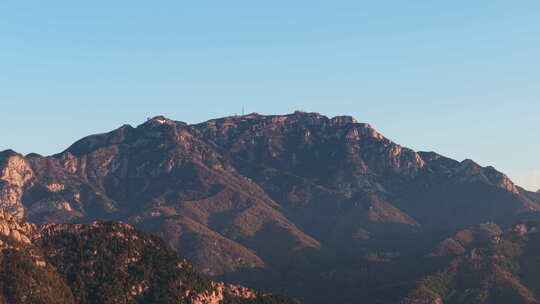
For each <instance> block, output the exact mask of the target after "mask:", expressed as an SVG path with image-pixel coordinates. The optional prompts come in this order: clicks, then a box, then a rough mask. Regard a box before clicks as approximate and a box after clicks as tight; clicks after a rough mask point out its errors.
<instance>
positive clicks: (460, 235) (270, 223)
mask: <svg viewBox="0 0 540 304" xmlns="http://www.w3.org/2000/svg"><path fill="white" fill-rule="evenodd" d="M0 207H2V208H3V209H4V210H5V211H6V212H7V213H9V214H11V215H12V216H13V217H14V218H16V219H21V220H25V221H30V222H34V223H49V222H50V223H68V222H74V223H89V222H92V221H95V220H114V221H122V222H124V223H128V224H131V225H134V226H135V227H137V228H139V229H142V230H144V231H147V232H150V233H153V234H155V235H157V236H160V237H162V238H164V239H165V240H166V241H167V242H168V243H169V244H170V245H172V246H173V247H174V248H176V249H178V250H179V251H180V252H182V253H183V254H185V255H186V256H187V257H188V259H189V260H190V261H191V262H192V263H193V264H194V266H195V268H196V269H197V270H199V271H201V272H203V273H204V274H206V275H208V276H211V277H213V278H214V279H218V280H224V281H225V282H230V283H235V284H243V285H246V286H249V287H250V288H255V289H260V290H267V291H270V292H277V293H286V294H289V295H291V296H293V297H295V298H299V299H301V300H303V301H304V303H537V302H538V301H537V299H539V298H538V297H537V295H536V294H537V292H540V286H538V284H536V283H534V282H535V280H534V279H535V278H536V279H540V275H536V276H535V274H534V273H533V272H531V271H530V269H527V268H528V266H527V265H529V264H521V263H525V262H526V263H532V264H530V265H536V264H534V263H536V262H535V260H534V258H532V257H533V256H534V254H535V253H537V254H540V252H539V251H538V250H540V249H538V248H536V245H534V244H535V239H536V238H537V236H536V234H535V232H536V230H535V229H537V228H534V227H536V226H535V225H536V224H534V223H535V221H536V219H537V213H538V211H540V195H539V194H538V193H536V192H529V191H526V190H525V189H522V188H520V187H518V186H516V185H515V184H514V183H512V181H511V180H510V179H509V178H508V177H507V176H506V175H504V174H503V173H501V172H498V171H497V170H496V169H495V168H493V167H481V166H479V165H478V164H476V163H475V162H474V161H472V160H465V161H462V162H459V161H455V160H452V159H450V158H447V157H444V156H442V155H440V154H437V153H434V152H416V151H413V150H411V149H408V148H405V147H403V146H400V145H398V144H396V143H394V142H392V141H391V140H389V139H387V138H386V137H384V136H383V135H381V134H379V133H378V132H377V131H376V130H375V129H374V128H372V127H371V126H370V125H369V124H366V123H359V122H357V121H356V120H355V119H354V118H352V117H349V116H339V117H334V118H328V117H325V116H323V115H320V114H318V113H305V112H300V111H297V112H295V113H293V114H290V115H273V116H263V115H258V114H249V115H243V116H232V117H226V118H220V119H215V120H209V121H207V122H204V123H200V124H194V125H190V124H186V123H183V122H179V121H173V120H170V119H167V118H165V117H162V116H158V117H154V118H152V119H149V120H148V121H146V122H145V123H143V124H141V125H139V126H138V127H136V128H133V127H131V126H129V125H125V126H122V127H120V128H118V129H116V130H113V131H111V132H109V133H104V134H98V135H91V136H88V137H85V138H83V139H81V140H79V141H78V142H76V143H74V144H73V145H72V146H71V147H69V148H68V149H67V150H66V151H64V152H62V153H59V154H56V155H53V156H48V157H42V156H40V155H37V154H30V155H27V156H22V155H20V154H17V153H16V152H13V151H4V152H0ZM516 227H521V228H516ZM522 227H525V228H524V229H525V231H526V232H523V231H524V230H523V229H522ZM533 228H534V229H533ZM516 229H518V230H517V232H516ZM523 265H525V266H523ZM502 299H506V301H505V302H500V301H502ZM497 301H499V302H497Z"/></svg>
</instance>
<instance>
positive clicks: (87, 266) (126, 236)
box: [0, 211, 295, 304]
mask: <svg viewBox="0 0 540 304" xmlns="http://www.w3.org/2000/svg"><path fill="white" fill-rule="evenodd" d="M0 249H1V251H0V263H1V265H2V268H1V271H0V303H32V304H36V303H47V304H50V303H81V304H82V303H201V304H202V303H295V302H294V301H293V300H291V299H289V298H287V297H281V296H273V295H265V294H260V293H257V292H255V291H253V290H250V289H247V288H244V287H241V286H235V285H230V284H224V283H216V282H213V281H210V280H208V279H207V278H205V277H203V276H201V275H200V274H198V273H197V272H196V271H195V270H194V269H193V266H192V265H191V264H190V263H189V262H188V261H187V260H186V259H185V258H183V257H182V256H181V255H180V254H179V253H177V252H176V251H174V250H173V249H172V248H170V246H169V245H167V244H166V243H165V242H163V241H162V240H161V239H159V238H157V237H154V236H151V235H149V234H147V233H144V232H142V231H139V230H136V229H134V228H133V227H131V226H129V225H126V224H119V223H113V222H106V223H99V222H94V223H92V224H89V225H83V224H45V225H34V224H29V223H25V222H18V221H16V220H15V219H14V218H12V217H11V215H9V214H4V213H3V212H1V211H0Z"/></svg>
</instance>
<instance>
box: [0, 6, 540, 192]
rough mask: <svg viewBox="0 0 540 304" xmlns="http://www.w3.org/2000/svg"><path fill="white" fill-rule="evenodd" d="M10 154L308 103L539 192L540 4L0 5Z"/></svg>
mask: <svg viewBox="0 0 540 304" xmlns="http://www.w3.org/2000/svg"><path fill="white" fill-rule="evenodd" d="M0 71H1V73H0V106H1V107H0V108H1V111H2V115H1V120H0V150H3V149H7V148H12V149H14V150H17V151H19V152H21V153H28V152H38V153H42V154H52V153H56V152H60V151H62V150H63V149H65V148H66V147H67V146H68V145H70V144H71V143H72V142H74V141H75V140H77V139H79V138H81V137H83V136H85V135H88V134H91V133H98V132H104V131H108V130H111V129H113V128H116V127H118V126H120V125H122V124H124V123H130V124H133V125H137V124H139V123H141V122H143V121H144V120H145V119H146V117H148V116H153V115H157V114H163V115H166V116H169V117H171V118H173V119H177V120H182V121H186V122H200V121H204V120H207V119H210V118H215V117H220V116H227V115H231V114H234V113H235V112H236V113H238V112H240V111H241V105H242V104H245V105H246V107H247V111H249V112H252V111H253V112H259V113H262V114H276V113H288V112H292V111H294V110H295V109H303V110H306V111H315V112H320V113H323V114H326V115H328V116H334V115H339V114H348V115H352V116H354V117H356V118H357V119H358V120H360V121H364V122H369V123H371V124H372V125H373V126H375V127H376V128H377V129H378V130H379V131H380V132H381V133H383V134H384V135H385V136H387V137H389V138H391V139H393V140H395V141H397V142H398V143H400V144H402V145H405V146H409V147H411V148H414V149H416V150H434V151H437V152H439V153H442V154H445V155H448V156H450V157H453V158H456V159H458V160H462V159H465V158H471V159H474V160H475V161H477V162H478V163H480V164H481V165H493V166H495V167H496V168H498V169H500V170H502V171H504V172H506V173H508V174H509V175H510V176H511V177H512V178H513V179H514V180H516V181H518V183H519V184H521V185H524V186H527V187H528V188H530V189H534V190H536V189H538V188H540V161H539V159H540V155H539V153H538V151H539V150H540V140H539V139H540V138H539V137H538V133H539V131H540V125H539V121H540V120H539V114H540V92H539V90H540V89H539V88H540V1H537V0H534V1H532V0H529V1H527V0H522V1H497V0H489V1H487V0H486V1H481V0H478V1H470V0H468V1H421V0H417V1H401V0H400V1H358V0H356V1H313V0H311V1H303V0H297V1H133V0H132V1H54V0H51V1H9V0H8V1H2V2H0Z"/></svg>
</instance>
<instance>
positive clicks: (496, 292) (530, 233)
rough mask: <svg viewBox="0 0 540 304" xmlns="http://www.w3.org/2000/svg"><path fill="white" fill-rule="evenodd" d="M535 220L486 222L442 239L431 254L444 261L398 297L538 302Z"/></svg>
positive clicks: (458, 302)
mask: <svg viewBox="0 0 540 304" xmlns="http://www.w3.org/2000/svg"><path fill="white" fill-rule="evenodd" d="M539 227H540V222H537V221H526V222H522V223H519V224H516V225H513V226H512V227H510V228H508V229H504V230H503V229H501V228H500V227H499V226H498V225H496V224H495V223H485V224H482V225H479V226H477V227H473V228H470V229H466V230H462V231H460V232H458V233H456V234H455V235H454V236H453V237H451V238H448V239H446V240H444V241H443V242H441V243H440V244H439V246H437V248H436V249H435V250H434V251H433V252H432V254H431V255H430V257H427V258H425V259H426V262H428V263H429V260H430V259H443V260H446V262H445V264H444V266H442V267H440V268H439V269H438V270H437V271H436V272H434V273H432V274H429V275H427V276H425V277H424V278H422V279H421V280H419V281H418V285H417V288H415V289H414V290H413V291H412V292H411V293H410V295H409V296H408V297H407V298H406V299H404V300H403V301H402V302H401V303H403V304H413V303H451V304H465V303H478V304H481V303H495V304H497V303H505V304H507V303H540V300H539V299H540V298H539V297H538V292H539V291H540V289H539V285H538V274H537V270H538V266H540V265H539V262H538V254H539V253H540V251H539V250H540V247H539V246H538V244H540V243H539V241H540V234H539V233H538V232H539V229H538V228H539Z"/></svg>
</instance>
